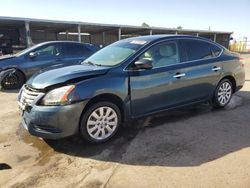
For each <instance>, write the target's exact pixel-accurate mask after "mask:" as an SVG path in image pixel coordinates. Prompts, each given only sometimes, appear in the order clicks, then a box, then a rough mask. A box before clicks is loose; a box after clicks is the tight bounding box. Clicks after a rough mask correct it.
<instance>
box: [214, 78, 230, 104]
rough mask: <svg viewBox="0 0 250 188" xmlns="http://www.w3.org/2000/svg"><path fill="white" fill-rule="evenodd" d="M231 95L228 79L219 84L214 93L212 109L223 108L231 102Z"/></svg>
mask: <svg viewBox="0 0 250 188" xmlns="http://www.w3.org/2000/svg"><path fill="white" fill-rule="evenodd" d="M232 95H233V85H232V82H231V81H230V80H228V79H223V80H221V81H220V82H219V84H218V85H217V87H216V90H215V92H214V96H213V100H212V106H213V107H214V108H224V107H225V106H226V105H227V104H228V103H229V102H230V100H231V98H232Z"/></svg>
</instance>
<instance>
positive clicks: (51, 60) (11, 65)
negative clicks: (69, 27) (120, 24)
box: [0, 41, 98, 89]
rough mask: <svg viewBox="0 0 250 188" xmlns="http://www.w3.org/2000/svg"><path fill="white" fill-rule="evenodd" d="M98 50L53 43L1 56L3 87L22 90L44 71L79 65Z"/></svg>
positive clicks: (0, 75)
mask: <svg viewBox="0 0 250 188" xmlns="http://www.w3.org/2000/svg"><path fill="white" fill-rule="evenodd" d="M97 50H98V48H97V47H96V46H94V45H92V44H83V43H78V42H69V41H52V42H44V43H40V44H37V45H35V46H33V47H31V48H28V49H26V50H24V51H21V52H19V53H17V54H14V55H6V56H1V57H0V84H1V87H2V88H4V89H17V88H20V87H21V86H22V85H23V84H24V83H25V81H26V80H27V79H28V78H29V77H31V76H32V75H33V74H34V73H36V72H38V71H40V70H42V69H46V68H48V67H53V66H57V67H60V66H69V65H73V64H77V63H79V62H80V61H82V60H84V59H86V58H87V57H89V56H90V55H92V54H93V53H95V52H96V51H97Z"/></svg>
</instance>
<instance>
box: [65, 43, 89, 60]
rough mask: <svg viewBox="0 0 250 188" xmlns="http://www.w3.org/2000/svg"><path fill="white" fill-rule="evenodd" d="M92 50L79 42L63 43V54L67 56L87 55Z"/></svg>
mask: <svg viewBox="0 0 250 188" xmlns="http://www.w3.org/2000/svg"><path fill="white" fill-rule="evenodd" d="M92 53H93V52H92V50H90V49H89V48H87V47H85V46H84V45H80V44H66V45H65V54H66V55H68V56H84V57H87V56H89V55H91V54H92Z"/></svg>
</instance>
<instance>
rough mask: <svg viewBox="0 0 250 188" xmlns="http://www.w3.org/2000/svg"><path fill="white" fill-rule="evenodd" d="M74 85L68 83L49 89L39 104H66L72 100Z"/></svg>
mask: <svg viewBox="0 0 250 188" xmlns="http://www.w3.org/2000/svg"><path fill="white" fill-rule="evenodd" d="M74 88H75V86H74V85H69V86H64V87H60V88H57V89H53V90H51V91H49V92H48V93H47V94H46V95H45V96H44V97H43V99H42V101H41V105H46V106H55V105H67V104H70V103H71V102H73V101H74V96H73V91H74Z"/></svg>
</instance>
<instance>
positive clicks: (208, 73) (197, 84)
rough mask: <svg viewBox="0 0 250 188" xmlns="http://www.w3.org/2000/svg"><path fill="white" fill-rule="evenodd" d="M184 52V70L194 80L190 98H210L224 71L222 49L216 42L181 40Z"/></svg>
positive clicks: (189, 78) (188, 78)
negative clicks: (221, 56)
mask: <svg viewBox="0 0 250 188" xmlns="http://www.w3.org/2000/svg"><path fill="white" fill-rule="evenodd" d="M181 45H182V48H183V53H184V67H186V68H185V70H184V72H185V73H186V79H187V80H190V81H191V82H192V88H193V89H192V90H190V91H192V93H190V99H192V100H197V99H203V98H208V97H210V96H211V95H212V93H213V91H214V88H215V86H216V83H217V82H218V81H219V79H220V76H221V72H222V70H221V69H222V61H220V58H219V56H220V54H221V53H222V49H221V48H220V47H218V46H216V45H215V44H212V43H209V42H206V41H203V40H198V39H197V40H195V39H189V40H188V39H186V40H181Z"/></svg>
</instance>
